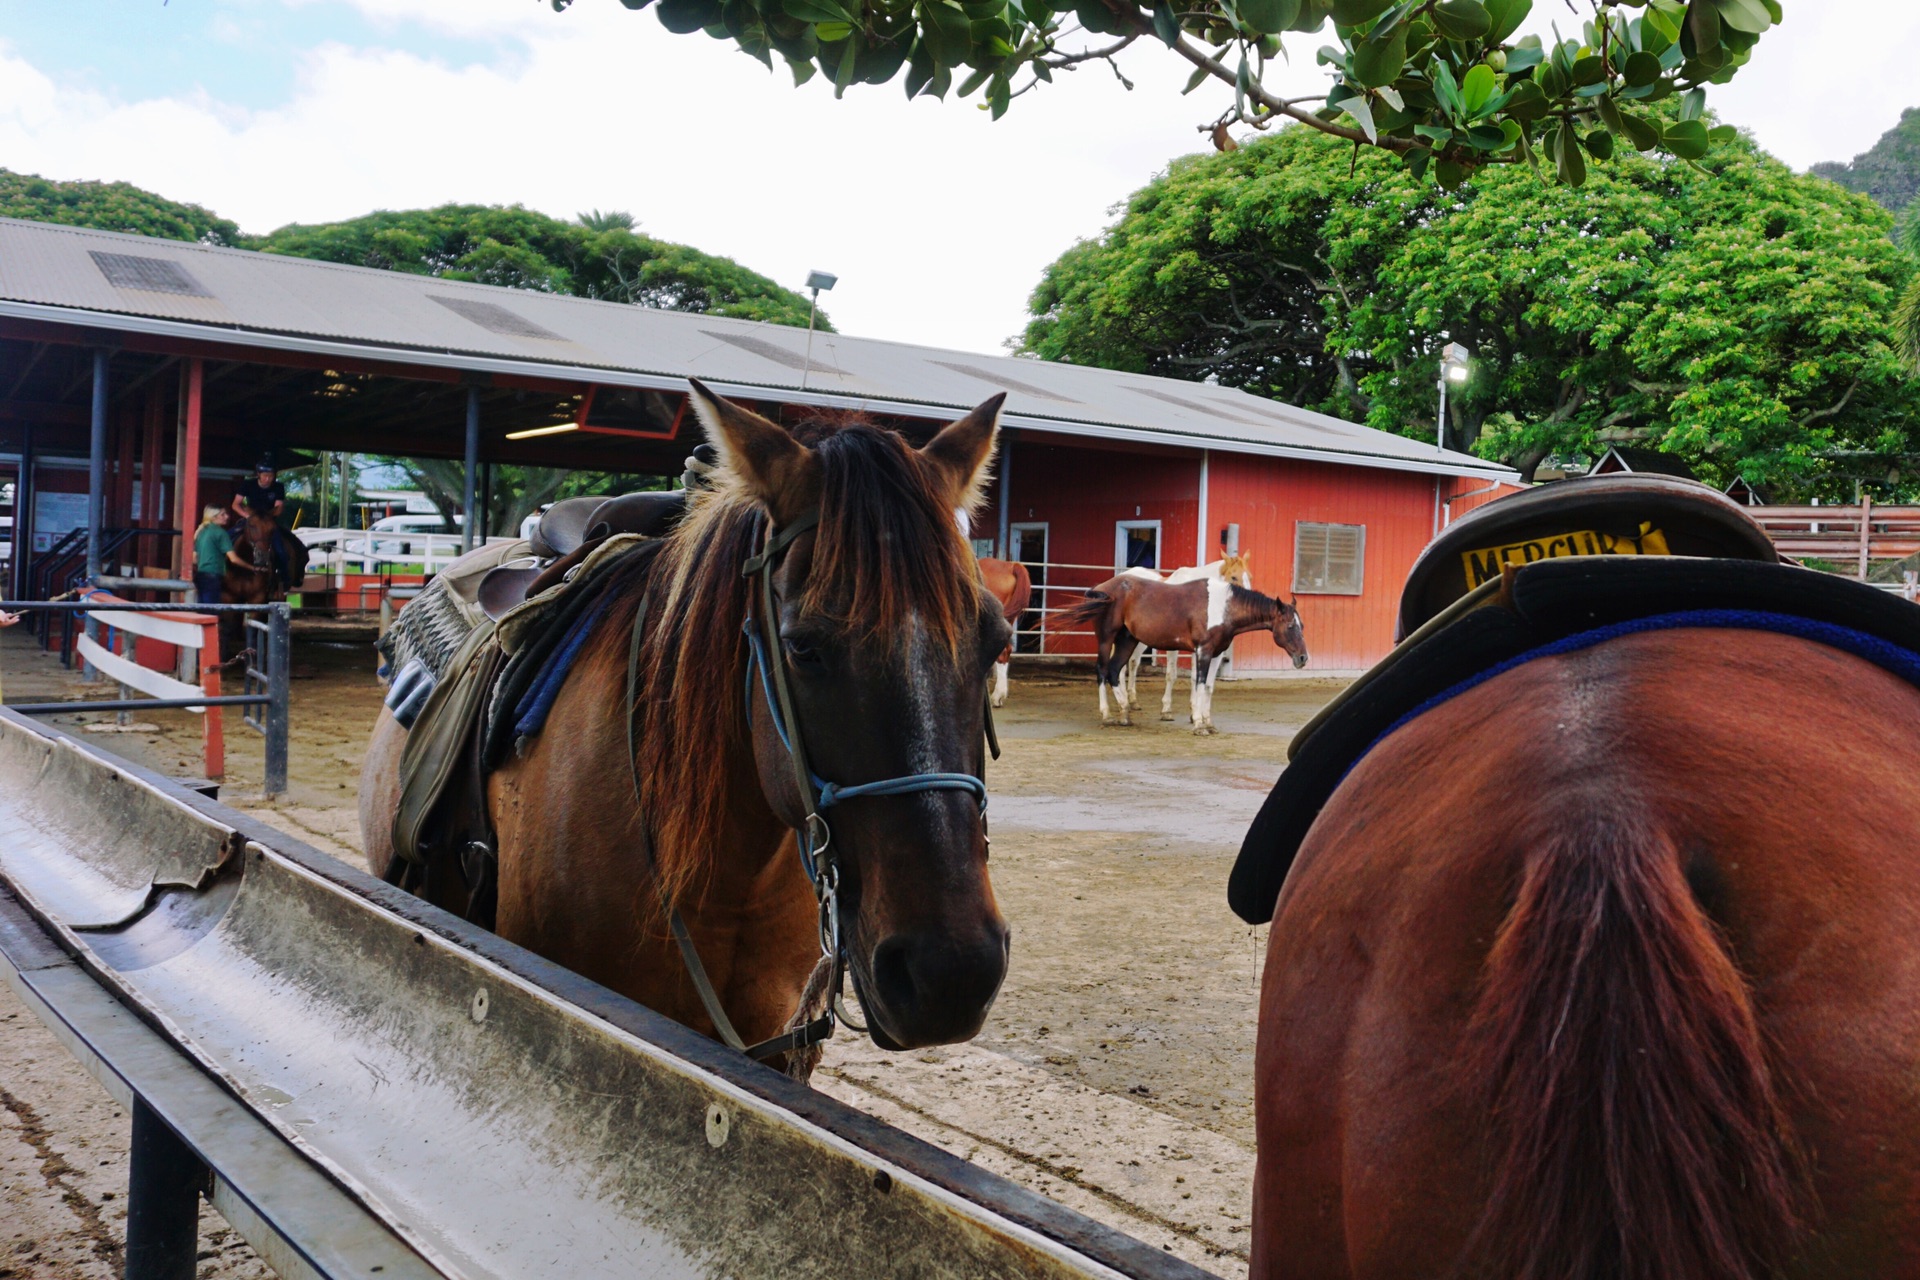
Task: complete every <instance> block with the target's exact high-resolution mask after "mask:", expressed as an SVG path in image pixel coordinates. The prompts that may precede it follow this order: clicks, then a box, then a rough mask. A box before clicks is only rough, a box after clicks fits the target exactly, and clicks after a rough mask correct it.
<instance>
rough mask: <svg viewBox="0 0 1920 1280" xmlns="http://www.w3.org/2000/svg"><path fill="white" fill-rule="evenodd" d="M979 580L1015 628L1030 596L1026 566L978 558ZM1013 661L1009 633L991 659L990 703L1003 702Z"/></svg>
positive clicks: (999, 705) (1030, 583)
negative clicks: (997, 654) (991, 682)
mask: <svg viewBox="0 0 1920 1280" xmlns="http://www.w3.org/2000/svg"><path fill="white" fill-rule="evenodd" d="M980 580H981V581H982V582H984V583H986V585H987V590H988V591H989V592H991V593H992V594H993V598H994V599H995V600H998V601H999V602H1000V616H1001V617H1003V618H1005V619H1006V620H1007V626H1008V627H1011V628H1018V627H1019V625H1020V615H1021V614H1023V613H1025V612H1026V611H1027V605H1028V604H1029V603H1030V602H1031V601H1032V599H1033V578H1032V576H1031V575H1029V574H1028V573H1027V566H1025V565H1024V564H1021V563H1020V562H1019V561H1018V560H995V559H994V558H993V557H991V556H982V557H981V558H980ZM1012 661H1013V637H1012V635H1009V636H1008V637H1007V647H1006V649H1005V650H1003V651H1002V652H1001V654H1000V656H999V657H998V658H996V659H994V663H993V705H994V706H996V707H1004V706H1006V705H1007V667H1008V665H1009V664H1011V663H1012Z"/></svg>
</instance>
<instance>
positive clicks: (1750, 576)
mask: <svg viewBox="0 0 1920 1280" xmlns="http://www.w3.org/2000/svg"><path fill="white" fill-rule="evenodd" d="M1698 626H1714V627H1727V628H1735V629H1739V628H1746V629H1754V630H1770V631H1780V632H1786V633H1788V634H1794V635H1800V636H1803V637H1806V638H1810V639H1814V640H1817V641H1819V642H1821V643H1825V644H1830V645H1832V646H1834V647H1837V648H1841V649H1845V650H1847V651H1848V652H1852V653H1856V654H1858V655H1859V656H1861V657H1863V658H1865V659H1867V660H1868V661H1871V662H1874V663H1876V664H1878V665H1880V666H1882V667H1884V668H1886V669H1888V670H1891V671H1893V672H1894V673H1895V674H1897V675H1900V676H1901V677H1902V678H1904V679H1908V680H1910V681H1913V682H1915V683H1920V659H1916V658H1915V656H1914V654H1915V651H1920V608H1915V607H1914V606H1913V605H1911V604H1908V603H1907V602H1905V601H1903V600H1901V599H1899V598H1897V597H1895V596H1892V595H1889V594H1888V593H1887V592H1884V591H1880V590H1878V589H1876V588H1873V587H1869V586H1866V585H1865V584H1863V583H1859V582H1855V581H1853V580H1851V579H1846V578H1838V577H1834V576H1832V575H1829V574H1823V573H1818V572H1815V571H1813V570H1810V569H1803V568H1800V567H1799V566H1797V565H1794V564H1792V563H1782V561H1781V557H1780V556H1779V554H1778V553H1777V552H1776V551H1775V550H1774V548H1773V544H1772V542H1771V541H1770V540H1769V539H1768V538H1767V536H1766V532H1765V530H1763V529H1761V528H1760V526H1759V525H1758V524H1757V523H1755V522H1754V520H1753V519H1752V517H1750V516H1749V515H1748V514H1747V513H1746V512H1745V511H1744V509H1742V508H1741V507H1739V506H1737V505H1735V504H1734V503H1732V502H1731V501H1729V500H1727V499H1726V498H1724V497H1722V496H1721V495H1719V494H1717V493H1715V492H1714V491H1713V490H1711V489H1708V488H1706V487H1705V486H1703V485H1698V484H1695V483H1694V482H1691V481H1686V480H1675V479H1672V478H1670V477H1664V476H1641V475H1622V476H1607V477H1600V478H1594V479H1587V480H1573V481H1566V482H1562V483H1558V484H1553V485H1549V486H1543V487H1541V488H1538V489H1533V490H1530V491H1528V492H1527V493H1525V494H1522V495H1518V496H1516V497H1512V498H1504V499H1501V500H1500V501H1498V502H1495V503H1491V504H1489V505H1488V506H1486V507H1483V508H1481V509H1480V510H1478V511H1475V512H1473V513H1472V514H1470V515H1468V516H1466V517H1464V518H1463V519H1461V520H1460V521H1459V523H1457V524H1455V525H1454V526H1453V527H1452V528H1450V529H1448V530H1447V532H1446V533H1445V534H1443V535H1442V536H1441V537H1440V538H1438V539H1436V540H1435V541H1434V542H1433V543H1432V545H1430V546H1429V547H1428V548H1427V550H1426V551H1425V552H1423V553H1422V554H1421V556H1420V558H1419V560H1418V561H1416V562H1415V565H1414V568H1413V571H1412V572H1411V574H1410V575H1409V576H1408V580H1407V586H1406V590H1405V593H1404V594H1403V595H1402V597H1401V602H1400V627H1401V631H1402V634H1403V635H1404V637H1405V638H1404V639H1402V640H1401V641H1400V643H1399V644H1398V645H1396V646H1395V648H1394V650H1393V651H1392V652H1391V653H1390V654H1388V655H1387V657H1386V658H1384V659H1382V660H1381V661H1380V662H1379V663H1378V664H1376V665H1375V666H1374V667H1373V669H1372V670H1370V671H1368V672H1367V674H1366V675H1365V676H1363V677H1361V678H1360V679H1359V680H1358V681H1356V682H1355V683H1354V684H1352V685H1351V686H1349V687H1348V688H1347V689H1346V690H1345V691H1344V692H1342V693H1341V695H1340V696H1339V697H1337V698H1335V699H1334V700H1333V701H1332V702H1331V703H1329V704H1328V705H1327V706H1326V707H1324V708H1323V709H1322V710H1321V711H1320V713H1319V714H1318V715H1316V716H1314V717H1313V719H1311V720H1309V721H1308V722H1307V724H1306V725H1305V726H1303V727H1302V728H1301V730H1300V732H1299V733H1298V734H1296V735H1295V736H1294V738H1293V741H1292V742H1291V743H1289V744H1288V747H1287V761H1288V763H1287V767H1286V769H1285V771H1284V772H1282V773H1281V775H1280V779H1279V781H1278V782H1277V783H1275V784H1274V788H1273V791H1272V792H1271V793H1270V794H1269V795H1268V797H1267V800H1266V803H1265V804H1264V805H1263V806H1262V807H1261V809H1260V813H1259V815H1258V816H1257V817H1256V818H1255V819H1254V822H1253V825H1252V827H1251V828H1250V829H1249V830H1248V832H1247V836H1246V839H1245V841H1244V842H1243V844H1242V845H1241V849H1240V856H1239V858H1238V860H1237V861H1236V862H1235V863H1234V868H1233V872H1232V875H1231V876H1230V878H1229V880H1228V885H1227V900H1228V903H1229V905H1230V906H1231V907H1232V908H1233V910H1234V913H1235V914H1236V915H1238V916H1239V917H1240V918H1241V919H1243V920H1245V921H1247V922H1248V923H1250V924H1264V923H1266V922H1267V921H1269V920H1271V919H1272V918H1273V912H1274V907H1275V903H1276V902H1277V900H1278V898H1279V895H1280V890H1281V888H1282V886H1283V885H1284V883H1285V881H1286V877H1287V873H1288V871H1289V870H1290V869H1291V868H1292V866H1293V860H1294V856H1295V854H1296V853H1297V852H1298V851H1299V848H1300V844H1301V842H1302V841H1303V840H1305V838H1306V836H1307V832H1308V830H1309V828H1311V827H1312V825H1313V822H1314V820H1315V819H1316V818H1317V817H1318V816H1319V814H1320V811H1321V809H1322V808H1323V807H1324V806H1325V804H1326V802H1327V800H1328V799H1329V798H1330V797H1331V796H1332V795H1333V793H1334V791H1335V790H1336V789H1338V787H1339V785H1340V784H1341V782H1343V781H1344V780H1345V779H1346V776H1347V774H1348V773H1349V772H1351V771H1352V769H1353V768H1354V766H1355V765H1357V764H1358V763H1359V762H1360V761H1361V759H1363V758H1364V757H1365V756H1366V754H1367V753H1368V752H1369V751H1370V750H1371V749H1372V748H1373V747H1374V746H1375V745H1376V744H1377V743H1378V742H1379V741H1380V740H1381V739H1383V738H1385V737H1386V736H1387V735H1388V734H1390V733H1392V732H1393V731H1394V730H1395V729H1397V728H1398V727H1400V726H1401V725H1402V724H1404V723H1406V722H1407V721H1409V720H1412V719H1413V718H1415V717H1416V716H1418V715H1421V714H1423V713H1424V712H1426V711H1428V710H1431V709H1432V708H1433V707H1435V706H1438V705H1439V704H1440V703H1442V702H1445V701H1446V700H1448V699H1449V698H1451V697H1454V696H1456V695H1457V694H1459V693H1462V692H1465V691H1466V690H1467V689H1470V688H1472V687H1474V686H1475V685H1477V684H1479V683H1481V682H1482V681H1485V680H1487V679H1490V678H1492V677H1494V676H1496V675H1498V674H1500V673H1501V672H1503V671H1506V670H1510V669H1511V668H1512V667H1514V666H1517V665H1519V664H1521V663H1523V662H1527V661H1530V660H1532V659H1534V658H1538V657H1546V656H1551V655H1553V654H1556V653H1565V652H1572V651H1576V650H1578V649H1582V648H1586V647H1590V646H1592V645H1594V644H1599V643H1603V642H1604V641H1606V640H1608V639H1612V638H1615V637H1617V636H1621V635H1626V634H1631V633H1633V632H1636V631H1647V630H1661V629H1669V628H1677V627H1698Z"/></svg>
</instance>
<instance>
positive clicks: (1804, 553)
mask: <svg viewBox="0 0 1920 1280" xmlns="http://www.w3.org/2000/svg"><path fill="white" fill-rule="evenodd" d="M1747 514H1748V515H1750V516H1752V517H1753V518H1754V519H1755V520H1758V521H1759V522H1760V525H1761V527H1762V528H1764V529H1765V530H1766V531H1767V533H1768V535H1769V536H1770V537H1772V539H1773V544H1774V546H1775V547H1777V548H1779V550H1780V551H1781V553H1782V554H1784V555H1790V556H1792V557H1794V558H1795V559H1797V560H1807V559H1814V560H1824V561H1826V562H1827V563H1829V564H1831V565H1834V566H1837V567H1839V568H1840V569H1842V570H1843V571H1844V570H1852V573H1853V576H1854V577H1856V578H1858V579H1860V580H1861V581H1862V582H1864V581H1866V579H1867V566H1868V564H1869V563H1871V562H1872V561H1875V560H1904V559H1906V558H1907V557H1908V556H1911V555H1916V554H1920V507H1879V506H1875V505H1874V503H1873V499H1872V498H1862V499H1861V500H1860V502H1859V505H1857V506H1851V507H1748V508H1747Z"/></svg>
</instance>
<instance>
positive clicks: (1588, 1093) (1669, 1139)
mask: <svg viewBox="0 0 1920 1280" xmlns="http://www.w3.org/2000/svg"><path fill="white" fill-rule="evenodd" d="M1572 809H1573V812H1571V813H1567V812H1564V811H1563V812H1562V813H1561V814H1560V815H1559V818H1560V821H1559V822H1558V823H1557V824H1556V825H1557V829H1556V830H1554V831H1553V832H1552V834H1551V835H1549V836H1546V837H1545V838H1543V839H1542V840H1540V841H1539V842H1538V843H1537V844H1536V845H1535V847H1534V848H1533V850H1532V852H1531V853H1530V855H1529V856H1528V858H1527V860H1526V865H1525V867H1524V870H1523V872H1522V874H1521V880H1520V886H1519V893H1518V897H1517V900H1516V901H1515V903H1514V906H1513V908H1512V910H1511V911H1510V912H1509V914H1508V915H1507V918H1506V920H1505V922H1504V923H1503V924H1502V926H1501V928H1500V931H1499V933H1498V934H1497V936H1496V937H1495V940H1494V944H1493V948H1492V951H1491V953H1490V955H1489V957H1488V960H1487V968H1486V973H1485V985H1484V988H1483V990H1482V993H1481V996H1480V999H1479V1004H1478V1007H1477V1009H1476V1012H1475V1015H1474V1030H1475V1035H1474V1036H1473V1039H1472V1043H1473V1044H1474V1045H1475V1046H1476V1051H1477V1052H1479V1053H1483V1054H1485V1055H1486V1057H1485V1058H1484V1059H1483V1060H1482V1061H1481V1062H1480V1064H1479V1065H1480V1066H1482V1067H1483V1068H1484V1069H1485V1070H1486V1076H1485V1078H1486V1079H1487V1080H1488V1081H1490V1082H1491V1084H1492V1086H1493V1095H1492V1098H1491V1099H1490V1101H1491V1102H1492V1116H1493V1119H1494V1125H1493V1128H1492V1131H1491V1132H1492V1135H1493V1146H1492V1153H1493V1157H1494V1160H1493V1182H1492V1184H1491V1186H1490V1187H1489V1191H1490V1198H1489V1200H1488V1202H1487V1209H1486V1211H1485V1214H1484V1216H1483V1217H1482V1219H1481V1221H1480V1222H1479V1224H1478V1225H1477V1227H1476V1228H1475V1231H1474V1235H1473V1238H1472V1241H1471V1243H1470V1244H1469V1246H1468V1250H1467V1256H1466V1266H1465V1268H1464V1274H1473V1275H1477V1274H1485V1275H1498V1276H1502V1277H1511V1278H1512V1280H1600V1278H1601V1277H1609V1278H1612V1280H1654V1278H1655V1277H1660V1278H1662V1280H1756V1278H1758V1277H1770V1276H1773V1275H1776V1274H1778V1272H1779V1269H1780V1267H1781V1266H1782V1264H1783V1263H1784V1262H1785V1261H1786V1260H1787V1259H1788V1258H1789V1257H1790V1256H1791V1255H1792V1253H1793V1251H1794V1249H1795V1246H1796V1244H1797V1242H1798V1240H1799V1238H1800V1235H1801V1230H1802V1223H1803V1222H1804V1218H1803V1216H1802V1206H1803V1205H1804V1204H1805V1203H1806V1202H1807V1196H1806V1193H1805V1186H1806V1183H1805V1174H1804V1168H1805V1167H1804V1165H1803V1163H1802V1161H1801V1160H1800V1158H1799V1155H1798V1152H1797V1151H1796V1149H1795V1147H1794V1144H1793V1142H1792V1140H1791V1139H1790V1137H1789V1136H1788V1134H1789V1128H1788V1122H1787V1119H1786V1116H1785V1114H1784V1111H1783V1108H1782V1106H1781V1103H1780V1101H1779V1099H1778V1097H1777V1096H1776V1093H1775V1088H1774V1083H1773V1080H1772V1077H1771V1075H1770V1073H1769V1070H1768V1067H1767V1063H1766V1058H1765V1052H1764V1047H1763V1042H1762V1037H1761V1033H1760V1030H1759V1027H1758V1025H1757V1023H1756V1021H1755V1018H1754V1012H1753V1005H1752V1002H1751V1000H1750V998H1749V992H1748V988H1747V983H1746V980H1745V978H1744V977H1743V976H1742V975H1741V973H1740V971H1739V969H1738V967H1737V966H1736V965H1735V963H1734V961H1733V959H1732V958H1731V957H1730V956H1729V955H1728V952H1727V946H1726V942H1725V940H1724V939H1723V938H1722V937H1721V935H1720V932H1719V930H1718V929H1717V927H1716V926H1715V925H1714V923H1713V922H1712V921H1711V920H1710V919H1709V918H1708V917H1707V915H1706V913H1705V912H1704V911H1703V910H1702V909H1701V907H1700V905H1699V903H1698V902H1697V901H1696V900H1695V898H1694V895H1693V892H1692V890H1691V888H1690V887H1689V884H1688V880H1687V877H1686V875H1685V873H1684V872H1683V870H1682V866H1681V863H1682V859H1681V857H1680V854H1679V851H1678V849H1677V848H1676V847H1675V845H1674V842H1673V840H1672V839H1671V837H1669V836H1668V835H1667V833H1666V832H1665V831H1663V830H1661V829H1659V828H1658V827H1657V826H1656V825H1655V824H1654V823H1653V822H1651V821H1650V820H1649V819H1648V818H1647V817H1645V816H1644V815H1640V814H1636V813H1632V812H1629V811H1626V810H1624V809H1623V808H1622V806H1621V805H1620V804H1619V803H1618V802H1609V801H1608V800H1604V799H1600V800H1598V802H1597V803H1591V804H1586V805H1580V804H1576V805H1574V806H1572Z"/></svg>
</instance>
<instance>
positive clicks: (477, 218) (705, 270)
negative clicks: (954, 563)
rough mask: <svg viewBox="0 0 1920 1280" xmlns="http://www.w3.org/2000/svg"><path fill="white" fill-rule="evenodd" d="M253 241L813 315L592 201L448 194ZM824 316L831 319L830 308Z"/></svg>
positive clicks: (642, 299) (627, 296)
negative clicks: (574, 213) (574, 216)
mask: <svg viewBox="0 0 1920 1280" xmlns="http://www.w3.org/2000/svg"><path fill="white" fill-rule="evenodd" d="M253 247H256V248H259V249H261V250H263V251H265V252H267V253H284V254H289V255H292V256H294V257H300V258H320V259H324V260H325V261H328V262H343V263H350V264H352V265H354V266H362V267H380V268H382V269H384V270H388V271H409V272H413V273H415V274H417V275H432V276H443V277H446V278H448V279H453V280H474V281H478V282H479V283H481V284H493V285H503V286H505V287H507V288H510V289H534V290H538V291H540V292H543V293H568V294H573V295H575V296H577V297H583V298H601V299H605V300H608V301H613V302H628V303H633V304H635V305H637V306H643V307H656V308H659V309H661V310H665V311H698V312H707V313H710V314H713V315H719V316H734V317H736V318H739V319H742V320H764V321H767V322H769V323H772V324H792V325H805V324H806V323H807V299H806V298H805V297H803V296H802V295H801V294H799V293H797V292H795V291H794V290H792V289H786V288H783V287H781V286H780V285H778V284H776V283H775V282H773V281H772V280H769V279H768V278H767V277H765V276H763V275H760V274H759V273H758V272H754V271H749V270H747V269H746V268H745V267H743V266H741V265H740V264H739V263H737V262H734V261H733V260H732V259H730V258H721V257H716V256H714V255H713V254H708V253H702V252H700V251H699V250H698V249H693V248H689V247H688V246H686V245H683V244H673V243H670V242H668V241H665V240H656V239H654V238H653V237H652V236H648V235H643V234H641V233H640V232H638V231H636V230H634V229H633V217H632V215H631V214H625V213H601V212H600V211H598V210H595V211H594V212H593V213H590V214H583V215H582V217H581V220H580V221H576V222H563V221H561V220H560V219H558V218H551V217H548V216H547V215H546V214H544V213H536V212H535V211H533V210H531V209H527V208H524V207H522V206H520V205H507V206H500V205H477V204H447V205H441V206H440V207H438V208H435V209H408V210H402V211H399V212H392V211H387V210H382V211H381V212H379V213H369V214H366V215H365V216H363V217H359V218H350V219H348V220H346V221H344V222H326V223H317V224H302V223H293V224H290V225H288V226H284V227H281V228H280V229H279V230H278V231H274V232H271V233H269V234H268V235H265V236H263V237H261V238H259V239H258V240H256V241H254V242H253ZM818 323H819V324H820V325H821V326H822V327H829V326H826V324H825V320H824V317H822V319H821V320H820V321H819V322H818Z"/></svg>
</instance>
